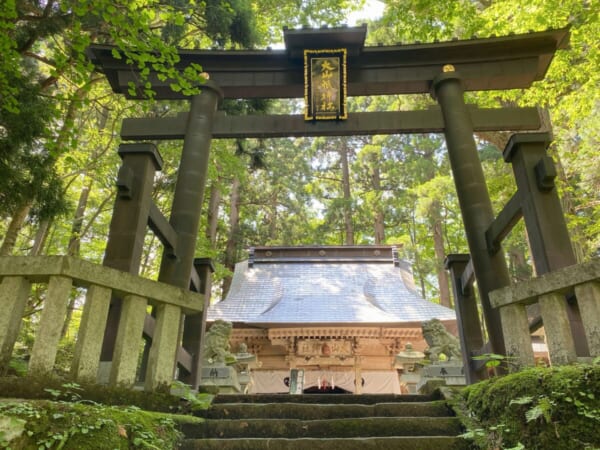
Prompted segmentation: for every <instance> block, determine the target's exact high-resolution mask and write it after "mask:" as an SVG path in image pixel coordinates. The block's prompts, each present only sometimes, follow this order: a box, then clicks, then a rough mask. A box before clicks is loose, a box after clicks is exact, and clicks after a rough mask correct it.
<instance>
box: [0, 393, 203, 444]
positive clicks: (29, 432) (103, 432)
mask: <svg viewBox="0 0 600 450" xmlns="http://www.w3.org/2000/svg"><path fill="white" fill-rule="evenodd" d="M0 416H5V417H14V418H18V419H20V420H23V421H25V423H24V426H23V432H22V433H21V434H20V435H19V436H13V439H11V441H10V442H6V441H4V442H2V441H0V447H2V448H4V447H3V445H4V446H6V445H9V446H10V448H11V449H12V450H21V449H23V450H28V449H38V448H39V447H40V446H43V447H44V448H61V449H64V450H97V449H136V448H160V449H172V448H177V445H178V443H179V442H180V440H181V437H182V436H181V433H180V432H179V428H180V426H181V423H187V422H190V421H192V422H198V421H201V420H202V419H198V418H194V417H191V416H179V415H174V414H165V413H156V412H147V411H142V410H139V409H137V408H134V407H114V406H112V407H109V406H104V405H98V404H83V403H69V402H52V401H47V400H27V401H25V400H18V401H17V400H4V401H2V402H0ZM0 435H1V434H0Z"/></svg>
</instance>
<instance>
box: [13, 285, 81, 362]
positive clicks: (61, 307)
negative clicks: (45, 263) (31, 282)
mask: <svg viewBox="0 0 600 450" xmlns="http://www.w3.org/2000/svg"><path fill="white" fill-rule="evenodd" d="M72 287H73V282H72V280H71V278H68V277H59V276H52V277H50V281H49V283H48V290H47V292H46V300H45V302H44V309H43V310H42V315H41V318H40V323H39V327H38V330H37V332H36V335H35V342H34V343H33V349H32V350H31V359H30V360H29V373H34V374H37V373H50V372H51V371H52V369H53V368H54V362H55V360H56V352H57V350H58V343H59V341H60V337H61V331H62V328H63V325H64V322H65V316H66V313H67V306H68V304H69V296H70V295H71V288H72ZM19 320H20V319H19Z"/></svg>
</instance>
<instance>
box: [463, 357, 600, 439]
mask: <svg viewBox="0 0 600 450" xmlns="http://www.w3.org/2000/svg"><path fill="white" fill-rule="evenodd" d="M461 400H462V405H463V407H464V408H466V413H467V415H466V417H467V418H469V417H470V418H471V419H467V420H471V423H469V424H468V427H469V428H470V429H471V431H475V430H476V429H478V430H479V432H478V434H479V438H480V440H479V442H480V443H484V442H485V443H486V445H488V446H489V445H497V446H500V445H501V446H503V447H504V448H510V447H514V446H517V445H518V444H519V443H520V444H522V445H523V446H524V447H525V448H526V449H550V448H551V449H569V450H575V449H579V448H581V449H586V448H594V447H600V433H598V427H599V426H600V366H590V365H575V366H562V367H552V368H532V369H528V370H525V371H523V372H519V373H515V374H511V375H506V376H504V377H498V378H494V379H491V380H487V381H484V382H481V383H477V384H474V385H472V386H469V387H467V388H466V389H464V391H463V392H462V398H461ZM472 418H477V420H473V419H472ZM475 434H477V433H475ZM481 438H483V439H481Z"/></svg>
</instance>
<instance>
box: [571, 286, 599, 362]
mask: <svg viewBox="0 0 600 450" xmlns="http://www.w3.org/2000/svg"><path fill="white" fill-rule="evenodd" d="M575 295H576V296H577V303H578V304H579V310H580V311H581V319H582V320H583V327H584V329H585V335H586V337H587V343H588V347H589V349H590V356H591V357H593V358H596V357H598V356H600V283H598V282H597V281H591V282H589V283H584V284H580V285H577V286H575Z"/></svg>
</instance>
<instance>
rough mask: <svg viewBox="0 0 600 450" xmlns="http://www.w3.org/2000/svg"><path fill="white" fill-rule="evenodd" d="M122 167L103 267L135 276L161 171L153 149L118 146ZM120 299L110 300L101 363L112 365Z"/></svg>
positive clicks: (157, 155) (159, 159)
mask: <svg viewBox="0 0 600 450" xmlns="http://www.w3.org/2000/svg"><path fill="white" fill-rule="evenodd" d="M119 156H121V158H122V159H123V164H122V166H121V169H120V170H119V177H118V179H117V187H118V195H117V199H116V200H115V206H114V209H113V216H112V220H111V222H110V229H109V233H108V242H107V244H106V251H105V253H104V261H103V264H104V265H105V266H108V267H112V268H113V269H119V270H122V271H123V272H129V273H132V274H134V275H137V274H138V271H139V267H140V261H141V257H142V250H143V246H144V237H145V236H146V227H147V225H148V220H149V216H150V209H151V206H152V189H153V186H154V175H155V173H156V171H157V170H160V169H161V168H162V164H163V161H162V157H161V156H160V154H159V153H158V150H157V148H156V146H155V145H153V144H149V143H143V144H121V145H120V146H119ZM120 311H121V299H118V298H113V301H112V303H111V306H110V309H109V316H108V320H107V325H106V333H105V336H104V343H103V346H102V355H101V358H102V361H106V362H108V361H111V360H112V358H113V352H114V348H115V339H116V335H117V329H118V326H119V315H120V313H121V312H120Z"/></svg>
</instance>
